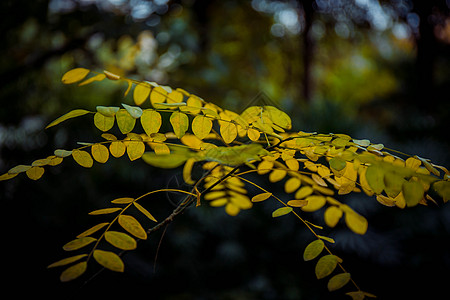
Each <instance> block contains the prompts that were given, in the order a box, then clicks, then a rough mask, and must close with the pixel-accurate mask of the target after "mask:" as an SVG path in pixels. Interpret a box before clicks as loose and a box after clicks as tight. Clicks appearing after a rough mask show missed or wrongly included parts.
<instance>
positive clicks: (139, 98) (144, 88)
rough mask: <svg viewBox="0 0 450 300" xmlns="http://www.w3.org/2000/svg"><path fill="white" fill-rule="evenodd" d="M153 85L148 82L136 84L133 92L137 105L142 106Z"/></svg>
mask: <svg viewBox="0 0 450 300" xmlns="http://www.w3.org/2000/svg"><path fill="white" fill-rule="evenodd" d="M150 90H151V87H150V85H148V84H145V83H140V84H138V85H136V87H135V88H134V92H133V99H134V103H135V104H136V105H139V106H141V105H142V104H143V103H144V102H145V100H147V98H148V96H149V95H150Z"/></svg>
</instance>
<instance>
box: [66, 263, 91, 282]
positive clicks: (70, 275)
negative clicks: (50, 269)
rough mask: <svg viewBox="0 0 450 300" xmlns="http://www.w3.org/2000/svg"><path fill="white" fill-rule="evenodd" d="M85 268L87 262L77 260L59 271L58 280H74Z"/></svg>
mask: <svg viewBox="0 0 450 300" xmlns="http://www.w3.org/2000/svg"><path fill="white" fill-rule="evenodd" d="M86 269H87V262H85V261H82V262H79V263H77V264H75V265H73V266H71V267H69V268H67V269H66V270H64V271H63V272H62V273H61V276H60V277H59V280H61V281H62V282H67V281H71V280H74V279H76V278H78V277H80V276H81V275H83V273H84V272H86Z"/></svg>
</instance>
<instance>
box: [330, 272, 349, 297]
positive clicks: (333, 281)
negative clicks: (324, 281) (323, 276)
mask: <svg viewBox="0 0 450 300" xmlns="http://www.w3.org/2000/svg"><path fill="white" fill-rule="evenodd" d="M349 281H350V273H341V274H337V275H334V276H333V277H331V278H330V280H329V281H328V285H327V287H328V290H329V291H330V292H332V291H335V290H338V289H340V288H342V287H343V286H344V285H346V284H347V283H348V282H349Z"/></svg>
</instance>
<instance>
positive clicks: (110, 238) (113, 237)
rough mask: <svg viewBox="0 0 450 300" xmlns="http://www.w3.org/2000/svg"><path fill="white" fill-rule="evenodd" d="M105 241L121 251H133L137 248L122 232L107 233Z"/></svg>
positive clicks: (133, 240) (134, 241) (132, 240)
mask: <svg viewBox="0 0 450 300" xmlns="http://www.w3.org/2000/svg"><path fill="white" fill-rule="evenodd" d="M105 240H106V241H107V242H108V243H110V244H111V245H113V246H114V247H117V248H119V249H121V250H134V249H136V247H137V243H136V240H135V239H133V238H132V237H131V236H129V235H128V234H126V233H123V232H118V231H107V232H106V233H105Z"/></svg>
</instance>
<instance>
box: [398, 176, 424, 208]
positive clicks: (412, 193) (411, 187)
mask: <svg viewBox="0 0 450 300" xmlns="http://www.w3.org/2000/svg"><path fill="white" fill-rule="evenodd" d="M402 192H403V197H404V198H405V201H406V205H407V206H408V207H411V206H416V205H417V204H419V201H420V200H422V198H423V194H424V188H423V185H422V184H421V183H420V182H418V181H414V180H410V181H405V182H404V183H403V186H402Z"/></svg>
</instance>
